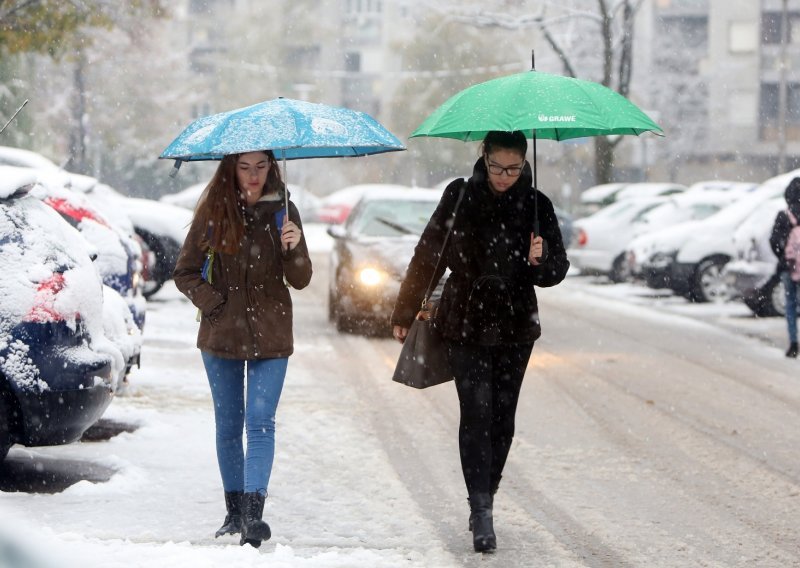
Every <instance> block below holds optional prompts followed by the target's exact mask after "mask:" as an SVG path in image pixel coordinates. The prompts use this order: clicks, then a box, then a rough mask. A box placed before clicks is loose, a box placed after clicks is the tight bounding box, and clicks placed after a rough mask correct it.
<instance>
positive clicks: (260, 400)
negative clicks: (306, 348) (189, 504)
mask: <svg viewBox="0 0 800 568" xmlns="http://www.w3.org/2000/svg"><path fill="white" fill-rule="evenodd" d="M202 356H203V364H204V365H205V367H206V374H207V375H208V384H209V385H210V386H211V397H212V398H213V399H214V421H215V424H216V430H217V462H218V463H219V471H220V474H221V475H222V487H223V489H224V490H225V491H245V492H247V493H255V492H258V493H261V494H262V495H266V494H267V487H268V485H269V477H270V473H272V462H273V460H274V457H275V411H276V410H277V408H278V401H279V400H280V398H281V391H282V390H283V380H284V378H285V377H286V366H287V363H288V359H287V358H282V359H256V360H251V361H244V360H241V359H223V358H221V357H216V356H214V355H210V354H208V353H205V352H203V353H202ZM245 363H246V366H247V404H246V405H245ZM245 426H246V427H247V452H246V454H245V451H244V449H243V446H242V436H243V429H244V428H245Z"/></svg>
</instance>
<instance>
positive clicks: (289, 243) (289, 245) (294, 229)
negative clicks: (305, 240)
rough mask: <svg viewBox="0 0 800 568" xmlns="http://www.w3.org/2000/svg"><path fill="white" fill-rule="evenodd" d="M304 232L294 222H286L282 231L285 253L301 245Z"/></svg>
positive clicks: (282, 246) (282, 243) (282, 244)
mask: <svg viewBox="0 0 800 568" xmlns="http://www.w3.org/2000/svg"><path fill="white" fill-rule="evenodd" d="M302 235H303V232H302V231H301V230H300V227H298V226H297V225H295V224H294V223H293V222H292V221H286V222H285V223H284V224H283V229H282V230H281V248H283V250H284V251H286V250H292V249H294V247H296V246H297V245H298V244H299V243H300V237H301V236H302Z"/></svg>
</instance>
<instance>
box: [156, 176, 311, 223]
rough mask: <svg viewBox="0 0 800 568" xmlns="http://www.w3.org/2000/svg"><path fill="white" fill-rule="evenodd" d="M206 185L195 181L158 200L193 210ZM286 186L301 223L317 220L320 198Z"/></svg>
mask: <svg viewBox="0 0 800 568" xmlns="http://www.w3.org/2000/svg"><path fill="white" fill-rule="evenodd" d="M207 185H208V184H207V183H196V184H194V185H190V186H189V187H187V188H185V189H182V190H181V191H178V192H177V193H169V194H167V195H162V196H161V197H160V198H159V201H160V202H162V203H166V204H168V205H175V206H176V207H183V208H184V209H188V210H189V211H194V208H195V207H196V206H197V201H198V200H199V199H200V196H201V195H202V194H203V192H204V191H205V189H206V186H207ZM288 187H289V199H291V200H292V203H294V204H295V206H296V207H297V210H298V211H299V212H300V218H301V219H302V220H303V223H314V222H316V221H318V220H319V219H318V210H319V207H320V202H321V201H322V200H321V199H320V198H319V197H317V196H316V195H314V194H313V193H311V192H310V191H308V190H306V189H304V188H302V187H300V186H299V185H295V184H292V183H290V184H288Z"/></svg>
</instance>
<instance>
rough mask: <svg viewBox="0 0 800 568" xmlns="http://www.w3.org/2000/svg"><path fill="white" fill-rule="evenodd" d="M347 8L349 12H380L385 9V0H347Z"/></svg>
mask: <svg viewBox="0 0 800 568" xmlns="http://www.w3.org/2000/svg"><path fill="white" fill-rule="evenodd" d="M345 10H346V11H347V13H348V14H380V13H381V11H382V10H383V1H382V0H347V4H346V5H345Z"/></svg>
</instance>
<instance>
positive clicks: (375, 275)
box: [358, 268, 386, 286]
mask: <svg viewBox="0 0 800 568" xmlns="http://www.w3.org/2000/svg"><path fill="white" fill-rule="evenodd" d="M384 278H386V275H385V274H384V273H383V272H381V271H380V270H376V269H375V268H362V269H361V270H360V271H359V272H358V280H359V282H361V283H362V284H364V285H365V286H377V285H378V284H380V283H381V282H383V280H384Z"/></svg>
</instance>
